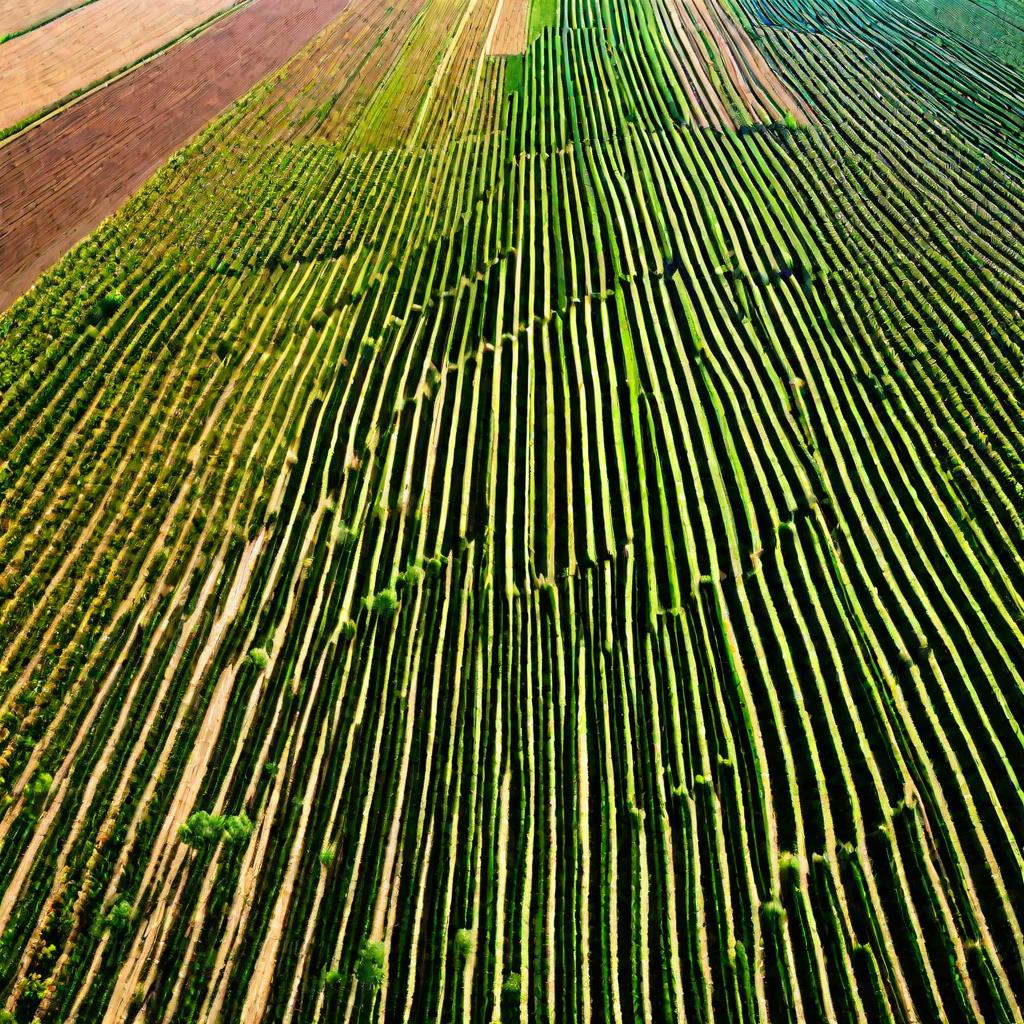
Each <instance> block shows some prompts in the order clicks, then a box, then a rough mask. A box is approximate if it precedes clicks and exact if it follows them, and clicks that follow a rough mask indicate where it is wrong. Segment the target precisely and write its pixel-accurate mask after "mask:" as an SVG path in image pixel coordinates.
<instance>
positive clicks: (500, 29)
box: [487, 0, 530, 57]
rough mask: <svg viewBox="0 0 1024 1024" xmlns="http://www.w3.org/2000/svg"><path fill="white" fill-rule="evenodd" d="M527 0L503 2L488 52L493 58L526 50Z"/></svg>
mask: <svg viewBox="0 0 1024 1024" xmlns="http://www.w3.org/2000/svg"><path fill="white" fill-rule="evenodd" d="M529 13H530V5H529V4H528V3H527V0H502V4H501V10H500V11H499V12H498V17H497V20H496V22H495V24H494V34H493V35H492V36H491V38H490V40H489V45H488V48H487V52H488V53H489V54H490V55H491V56H493V57H502V56H512V55H514V54H517V53H523V52H524V51H525V50H526V27H527V23H528V21H529Z"/></svg>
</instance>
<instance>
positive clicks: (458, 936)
mask: <svg viewBox="0 0 1024 1024" xmlns="http://www.w3.org/2000/svg"><path fill="white" fill-rule="evenodd" d="M455 952H456V953H458V954H459V956H461V957H467V956H469V954H470V953H472V952H473V933H472V932H471V931H470V930H469V929H468V928H460V929H459V930H458V931H457V932H456V933H455Z"/></svg>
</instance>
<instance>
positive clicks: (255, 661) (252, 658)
mask: <svg viewBox="0 0 1024 1024" xmlns="http://www.w3.org/2000/svg"><path fill="white" fill-rule="evenodd" d="M249 662H250V664H252V665H255V666H256V667H257V668H258V669H265V668H266V667H267V666H268V665H269V664H270V655H269V654H268V653H267V650H266V648H263V647H254V648H253V649H252V650H251V651H250V652H249Z"/></svg>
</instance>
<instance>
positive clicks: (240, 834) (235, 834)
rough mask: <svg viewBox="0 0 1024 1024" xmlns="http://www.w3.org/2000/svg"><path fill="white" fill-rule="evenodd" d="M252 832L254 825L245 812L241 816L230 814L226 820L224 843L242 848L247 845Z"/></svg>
mask: <svg viewBox="0 0 1024 1024" xmlns="http://www.w3.org/2000/svg"><path fill="white" fill-rule="evenodd" d="M252 830H253V824H252V822H251V821H250V820H249V816H248V815H247V814H246V813H245V811H242V813H241V814H229V815H228V816H227V817H226V818H224V842H225V843H228V844H229V845H231V846H242V845H244V844H245V843H247V842H248V841H249V836H251V835H252Z"/></svg>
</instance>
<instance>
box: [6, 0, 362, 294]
mask: <svg viewBox="0 0 1024 1024" xmlns="http://www.w3.org/2000/svg"><path fill="white" fill-rule="evenodd" d="M346 2H347V0H302V2H301V3H299V4H297V5H296V4H294V3H292V4H286V3H284V2H283V0H258V2H256V3H254V4H251V5H249V6H248V7H246V8H245V9H243V10H241V11H239V12H238V13H236V14H233V15H232V16H231V17H230V18H227V19H225V20H223V21H221V22H218V23H217V24H215V25H213V26H211V27H210V28H209V29H208V30H207V31H206V32H204V33H203V34H202V35H200V36H199V37H198V38H196V39H194V40H190V41H188V42H186V43H183V44H182V45H181V46H177V47H175V48H173V49H172V50H170V51H168V52H167V53H164V54H162V55H161V56H160V57H158V58H157V59H156V60H154V61H152V62H150V63H147V64H144V65H142V66H140V67H138V68H136V69H134V70H133V71H131V72H130V73H129V74H127V75H126V76H124V77H123V78H121V79H118V80H117V81H116V82H114V83H113V84H111V85H109V86H107V87H106V88H104V89H102V90H100V91H98V92H96V93H93V94H91V95H89V96H87V97H85V98H83V99H82V100H80V101H78V102H77V103H75V104H74V105H73V106H71V107H70V108H68V109H67V110H65V111H62V112H61V113H60V114H58V115H57V116H55V117H53V118H50V119H47V120H46V121H43V122H41V123H39V124H37V125H34V126H33V127H32V128H31V129H29V131H27V132H26V133H24V134H22V135H20V136H18V137H17V138H14V139H12V140H10V141H9V142H7V143H6V144H4V145H3V146H2V147H0V203H2V205H3V208H4V217H3V220H2V222H0V306H5V305H8V304H9V303H10V302H12V301H13V300H14V298H16V297H17V296H18V295H20V294H21V293H22V292H23V291H24V290H25V289H26V288H27V287H28V285H29V284H30V283H31V282H32V281H33V280H34V279H35V277H36V276H37V275H38V274H39V272H40V271H41V270H43V269H45V268H46V267H48V266H50V265H51V264H52V263H53V262H54V260H55V259H56V258H57V257H58V256H59V255H60V254H61V253H63V252H64V251H65V250H66V249H67V248H68V247H69V246H70V245H72V244H74V243H75V242H77V241H78V240H79V239H81V238H82V237H84V236H85V235H87V234H88V233H89V232H90V231H92V230H93V229H95V227H96V226H97V225H98V224H99V223H100V221H101V220H102V219H103V218H104V217H106V216H109V215H110V214H111V213H113V212H114V211H115V210H116V209H117V208H118V207H119V206H120V205H121V204H122V203H123V202H124V200H125V199H126V198H127V197H128V196H129V195H130V194H131V193H132V192H133V191H134V190H135V189H136V188H138V186H139V185H140V184H142V182H143V181H145V179H146V178H147V177H148V176H149V175H150V174H152V172H153V170H154V169H155V168H156V167H157V166H159V164H160V163H162V162H163V161H164V160H165V159H166V158H167V157H168V156H169V155H170V154H171V153H173V152H174V151H175V150H176V149H178V148H179V147H180V146H181V145H183V144H184V143H185V142H186V141H188V139H189V138H191V137H192V136H193V135H195V134H196V133H197V132H198V131H199V130H200V129H201V128H203V126H204V125H205V124H206V123H207V121H208V120H209V119H210V117H212V116H214V115H216V114H217V113H219V112H220V111H222V110H223V109H224V108H225V107H226V106H227V105H228V104H230V103H231V102H232V101H234V100H235V99H237V98H238V97H239V96H240V95H241V94H242V93H244V92H245V91H246V90H247V89H248V88H250V87H251V86H252V85H253V84H255V83H256V82H257V81H258V80H259V79H260V78H261V77H262V76H264V75H266V74H267V73H269V72H270V71H272V70H274V69H275V68H277V67H278V66H279V65H280V64H281V63H283V62H284V61H285V60H287V58H288V57H290V56H291V55H292V54H293V53H294V52H295V51H296V50H297V49H299V48H301V47H302V46H304V45H305V44H306V43H307V42H308V41H309V39H310V38H311V37H313V36H314V35H316V34H317V33H318V32H319V31H320V30H322V29H323V28H324V27H325V26H326V25H327V24H329V22H330V21H331V20H332V18H333V17H334V16H336V15H337V13H338V12H339V11H341V10H343V9H344V7H345V5H346Z"/></svg>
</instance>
